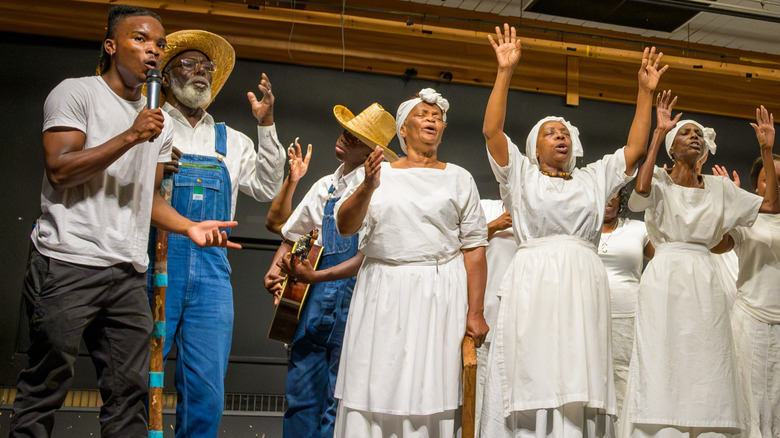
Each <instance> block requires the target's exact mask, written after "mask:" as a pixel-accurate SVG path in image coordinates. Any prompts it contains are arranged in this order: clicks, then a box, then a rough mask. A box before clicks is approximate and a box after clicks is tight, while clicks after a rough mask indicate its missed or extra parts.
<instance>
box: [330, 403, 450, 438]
mask: <svg viewBox="0 0 780 438" xmlns="http://www.w3.org/2000/svg"><path fill="white" fill-rule="evenodd" d="M460 417H461V410H460V409H455V410H453V411H444V412H438V413H436V414H430V415H392V414H383V413H379V412H365V411H357V410H353V409H350V408H347V407H344V406H342V405H339V409H338V413H337V414H336V424H335V429H334V433H333V436H334V437H339V438H460V436H461V427H460Z"/></svg>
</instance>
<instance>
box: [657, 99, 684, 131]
mask: <svg viewBox="0 0 780 438" xmlns="http://www.w3.org/2000/svg"><path fill="white" fill-rule="evenodd" d="M676 103H677V96H674V98H672V90H664V91H662V92H660V93H658V96H657V97H656V99H655V107H656V109H655V111H656V114H657V116H658V123H657V127H658V128H660V129H663V130H664V131H666V132H669V131H671V130H672V129H674V127H675V126H677V122H679V121H680V117H682V113H678V114H677V116H676V117H675V118H672V109H674V105H675V104H676Z"/></svg>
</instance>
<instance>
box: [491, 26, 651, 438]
mask: <svg viewBox="0 0 780 438" xmlns="http://www.w3.org/2000/svg"><path fill="white" fill-rule="evenodd" d="M496 37H497V40H498V41H497V42H496V41H494V40H493V39H492V37H491V38H490V42H491V44H492V46H493V49H494V50H495V52H496V58H497V59H498V74H497V77H496V83H495V85H494V86H493V92H492V93H491V95H490V99H489V101H488V105H487V110H486V112H485V121H484V126H483V134H484V136H485V140H486V142H487V149H488V152H489V159H490V165H491V167H492V169H493V173H494V174H495V176H496V180H497V181H498V183H499V185H500V186H501V188H502V190H504V193H506V198H505V200H504V201H505V202H506V204H507V206H508V208H510V209H511V211H512V227H513V229H514V233H515V236H516V238H517V239H518V242H519V247H518V248H517V251H516V252H515V254H514V257H513V259H512V263H511V265H510V268H509V269H508V271H507V274H506V276H505V277H504V279H503V281H502V283H501V287H500V291H499V294H500V295H501V303H500V305H499V310H498V323H497V324H496V327H495V333H494V336H493V342H492V345H491V347H490V352H489V357H488V375H487V381H486V383H485V386H486V388H485V396H484V402H483V409H482V417H481V420H482V421H481V425H480V428H481V432H482V436H483V437H491V438H494V437H504V436H506V437H526V436H536V437H544V436H550V437H556V436H560V437H564V436H565V437H566V438H576V437H583V436H590V437H594V436H604V435H608V434H610V433H611V432H614V431H613V430H612V427H611V421H610V419H611V417H608V415H607V414H609V415H615V414H616V409H615V392H614V387H613V380H612V355H611V348H610V331H609V328H610V311H609V289H608V285H607V278H606V274H605V271H604V265H603V264H602V263H601V260H600V259H599V257H598V255H596V244H597V243H598V241H599V234H600V229H601V223H602V218H603V215H604V208H605V207H606V204H607V201H608V200H609V199H611V198H612V196H614V194H615V193H617V191H618V189H619V188H620V187H621V186H623V185H624V184H625V183H626V182H627V181H628V180H629V179H630V178H631V175H633V174H634V173H635V169H636V166H637V165H638V162H639V160H641V159H642V158H643V157H644V155H645V153H646V147H647V139H648V136H649V133H650V124H651V115H652V95H653V92H654V89H655V87H656V85H657V84H658V79H659V78H660V76H661V74H662V73H663V72H664V71H665V70H666V67H664V68H661V69H659V68H658V65H659V62H660V59H661V54H659V55H658V56H657V57H655V49H651V50H645V53H644V55H643V57H642V65H641V67H640V69H639V74H638V76H639V78H638V79H639V91H638V94H637V105H636V114H635V116H634V120H633V123H632V125H631V130H630V132H629V135H628V142H627V145H626V146H625V147H624V148H621V149H618V150H617V151H616V152H615V153H614V154H609V155H606V156H604V157H603V158H602V159H601V160H598V161H596V162H594V163H591V164H589V165H588V166H586V167H585V168H583V169H577V168H575V166H574V164H575V157H576V156H581V155H582V146H581V144H580V141H579V137H578V131H577V130H576V128H574V127H573V126H571V125H570V124H569V123H568V122H566V121H565V120H563V119H561V118H559V117H548V118H545V119H542V120H541V121H539V123H537V124H536V126H534V128H533V129H532V130H531V133H530V134H529V135H528V138H527V141H526V155H525V156H524V155H522V154H521V153H520V151H519V150H518V148H517V146H515V144H514V143H512V142H511V140H510V139H509V137H507V136H506V135H505V134H504V132H503V131H504V119H505V117H506V101H507V94H508V90H509V81H510V79H511V77H512V72H513V71H514V69H515V67H516V66H517V63H518V61H519V59H520V41H519V40H518V39H517V38H516V36H515V30H514V28H511V29H510V28H509V26H508V25H506V24H505V25H504V33H503V34H502V32H501V29H500V28H498V27H497V28H496Z"/></svg>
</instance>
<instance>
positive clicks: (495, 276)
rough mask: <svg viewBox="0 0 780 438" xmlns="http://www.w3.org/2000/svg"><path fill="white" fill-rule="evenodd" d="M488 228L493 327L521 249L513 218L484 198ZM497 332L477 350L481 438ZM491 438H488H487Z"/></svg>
mask: <svg viewBox="0 0 780 438" xmlns="http://www.w3.org/2000/svg"><path fill="white" fill-rule="evenodd" d="M480 205H481V206H482V211H483V212H484V213H485V220H486V221H487V227H488V247H487V250H486V258H487V266H488V276H487V284H486V286H485V321H486V322H487V324H488V326H489V327H493V326H495V325H496V319H497V318H498V288H499V286H501V280H502V279H503V278H504V274H506V270H507V268H508V267H509V264H510V262H511V261H512V257H513V256H514V255H515V250H517V242H516V241H515V234H514V233H513V232H512V215H511V213H510V212H509V210H507V209H506V207H505V206H504V201H502V200H500V199H483V200H482V201H480ZM492 335H493V331H490V332H488V335H487V338H485V342H484V343H483V344H482V346H481V347H479V348H477V389H476V393H477V397H476V403H475V409H474V412H475V413H476V418H475V419H474V430H475V431H476V435H477V437H479V436H480V435H479V422H480V415H479V414H480V412H482V396H483V394H484V390H485V378H486V377H487V357H488V353H489V352H490V343H491V341H492ZM486 438H487V437H486Z"/></svg>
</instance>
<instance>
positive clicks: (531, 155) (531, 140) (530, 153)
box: [525, 116, 583, 172]
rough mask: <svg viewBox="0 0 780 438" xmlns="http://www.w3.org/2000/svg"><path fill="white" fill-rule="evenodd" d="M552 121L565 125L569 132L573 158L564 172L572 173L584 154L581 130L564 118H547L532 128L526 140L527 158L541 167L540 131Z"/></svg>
mask: <svg viewBox="0 0 780 438" xmlns="http://www.w3.org/2000/svg"><path fill="white" fill-rule="evenodd" d="M550 121H556V122H561V123H563V126H565V127H566V129H568V130H569V136H570V137H571V149H572V153H571V157H570V158H569V165H568V168H567V169H564V171H565V172H571V171H572V170H574V167H575V163H576V161H577V157H581V156H582V154H583V151H582V143H581V142H580V130H579V129H577V127H576V126H574V125H572V124H571V123H569V122H568V121H566V120H564V118H563V117H555V116H547V117H545V118H543V119H542V120H539V121H538V122H536V124H535V125H534V127H533V128H531V132H529V133H528V137H527V138H526V139H525V156H526V157H528V159H529V160H531V163H533V164H535V165H536V167H539V160H538V159H537V158H536V140H537V138H538V137H539V129H541V128H542V125H544V124H545V123H547V122H550Z"/></svg>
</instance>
